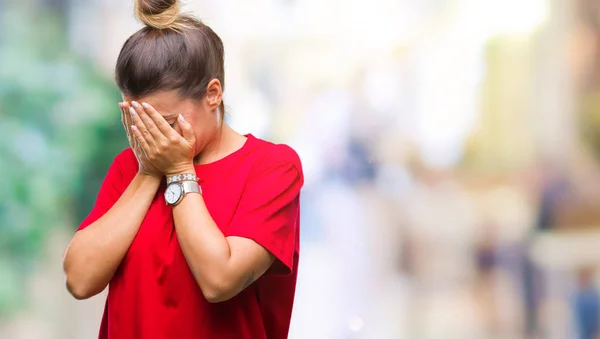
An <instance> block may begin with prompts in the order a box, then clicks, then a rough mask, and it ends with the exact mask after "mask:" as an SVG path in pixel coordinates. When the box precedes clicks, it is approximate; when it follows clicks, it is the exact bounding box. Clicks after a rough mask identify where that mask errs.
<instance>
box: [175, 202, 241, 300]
mask: <svg viewBox="0 0 600 339" xmlns="http://www.w3.org/2000/svg"><path fill="white" fill-rule="evenodd" d="M173 217H174V221H175V228H176V230H177V237H178V239H179V244H180V246H181V250H182V251H183V254H184V255H185V257H186V260H187V262H188V265H189V266H190V269H191V271H192V273H193V275H194V278H195V279H196V281H197V282H198V285H199V286H200V288H201V290H202V292H203V293H204V295H205V297H206V298H207V299H208V300H209V301H210V299H212V298H213V294H215V290H217V289H221V288H223V286H221V285H223V284H226V283H229V282H230V278H229V277H227V271H228V267H229V261H230V258H231V248H230V247H229V243H228V242H227V239H226V238H225V236H224V235H223V233H222V232H221V230H220V229H219V227H218V226H217V225H216V224H215V222H214V220H213V219H212V217H211V215H210V213H209V212H208V209H207V208H206V205H205V204H204V199H203V198H202V196H201V195H200V194H188V195H187V196H186V197H185V198H184V199H183V201H182V202H181V203H180V204H179V205H177V206H175V207H174V208H173Z"/></svg>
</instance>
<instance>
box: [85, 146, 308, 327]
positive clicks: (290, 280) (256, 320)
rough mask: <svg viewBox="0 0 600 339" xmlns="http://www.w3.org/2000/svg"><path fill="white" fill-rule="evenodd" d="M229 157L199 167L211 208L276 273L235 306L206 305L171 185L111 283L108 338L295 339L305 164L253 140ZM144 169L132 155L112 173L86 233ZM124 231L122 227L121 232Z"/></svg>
mask: <svg viewBox="0 0 600 339" xmlns="http://www.w3.org/2000/svg"><path fill="white" fill-rule="evenodd" d="M247 137H248V139H247V141H246V143H245V144H244V146H243V147H242V148H241V149H239V150H238V151H236V152H234V153H232V154H231V155H229V156H227V157H225V158H223V159H221V160H219V161H216V162H214V163H210V164H206V165H197V166H195V168H196V174H197V175H198V177H199V178H200V185H201V186H202V191H203V197H204V201H205V202H206V206H207V207H208V210H209V211H210V214H211V216H212V217H213V219H214V221H215V222H216V224H217V225H218V226H219V228H220V229H221V231H222V232H223V234H224V235H225V236H240V237H245V238H249V239H252V240H254V241H256V242H257V243H259V244H260V245H262V246H263V247H264V248H266V249H267V250H268V251H269V252H271V253H272V254H273V255H274V256H275V257H276V258H277V260H276V261H275V264H273V266H272V267H271V268H270V269H269V270H268V271H267V273H265V274H264V275H263V276H262V277H260V278H259V279H258V280H257V281H256V282H255V283H253V284H252V285H250V286H249V287H248V288H246V289H245V290H244V291H242V292H240V293H239V294H238V295H237V296H235V297H233V298H232V299H230V300H228V301H225V302H222V303H215V304H211V303H209V302H207V301H206V300H205V299H204V296H203V295H202V292H201V291H200V287H199V286H198V284H197V283H196V281H195V280H194V277H193V276H192V273H191V272H190V269H189V267H188V265H187V262H186V260H185V257H184V256H183V253H182V251H181V248H180V246H179V242H178V241H177V236H176V234H175V228H174V225H173V214H172V207H170V206H167V205H166V204H165V199H164V196H163V194H164V190H165V185H164V184H163V185H162V186H161V188H160V189H159V191H158V193H157V195H156V197H155V198H154V201H153V202H152V205H151V206H150V209H149V210H148V213H147V214H146V217H145V218H144V221H143V222H142V224H141V226H140V229H139V231H138V233H137V235H136V237H135V240H134V241H133V243H132V244H131V247H130V248H129V250H128V252H127V254H126V255H125V257H124V258H123V261H122V262H121V265H120V266H119V268H118V270H117V272H116V273H115V275H114V277H113V278H112V280H111V282H110V284H109V291H108V298H107V301H106V306H105V310H104V316H103V319H102V324H101V327H100V336H99V338H100V339H155V338H156V339H162V338H165V339H166V338H169V339H187V338H190V339H192V338H193V339H205V338H231V339H243V338H251V339H260V338H268V339H283V338H287V335H288V330H289V326H290V318H291V314H292V304H293V301H294V292H295V288H296V276H297V273H298V255H299V227H300V219H299V192H300V188H301V187H302V184H303V182H304V179H303V176H302V168H301V164H300V159H299V158H298V155H297V154H296V152H294V150H293V149H291V148H290V147H288V146H285V145H276V144H272V143H269V142H266V141H263V140H260V139H257V138H255V137H254V136H252V135H248V136H247ZM137 170H138V163H137V160H136V158H135V155H134V154H133V151H132V150H131V149H126V150H125V151H123V152H122V153H121V154H119V155H118V156H117V157H116V158H115V160H114V162H113V164H112V165H111V166H110V168H109V170H108V174H107V175H106V178H105V179H104V182H103V184H102V187H101V188H100V193H99V195H98V198H97V201H96V205H95V206H94V208H93V210H92V211H91V213H90V215H89V216H88V217H87V218H86V219H85V220H84V221H83V222H82V223H81V226H80V227H79V229H83V228H85V227H87V226H88V225H90V224H91V223H93V222H94V221H96V220H97V219H98V218H100V217H101V216H102V215H104V213H106V212H107V211H108V210H109V209H110V208H111V207H112V206H113V204H114V203H115V202H116V201H117V199H119V197H120V196H121V194H122V193H123V192H124V191H125V189H126V188H127V186H128V185H129V183H130V182H131V181H132V180H133V178H134V176H135V174H136V173H137ZM114 227H119V225H114Z"/></svg>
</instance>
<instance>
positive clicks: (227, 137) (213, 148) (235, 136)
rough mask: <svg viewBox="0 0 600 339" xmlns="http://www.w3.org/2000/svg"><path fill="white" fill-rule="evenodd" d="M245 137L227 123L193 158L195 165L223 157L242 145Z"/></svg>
mask: <svg viewBox="0 0 600 339" xmlns="http://www.w3.org/2000/svg"><path fill="white" fill-rule="evenodd" d="M246 139H247V138H246V137H245V136H243V135H241V134H239V133H238V132H236V131H234V130H233V129H232V128H231V127H229V125H228V124H227V123H223V127H222V128H221V129H220V130H219V131H218V132H217V134H216V137H215V138H214V140H213V141H212V142H210V143H209V144H208V145H206V147H205V148H204V149H203V150H202V152H200V154H198V155H197V156H196V157H195V158H194V164H195V165H204V164H209V163H211V162H215V161H218V160H221V159H223V158H225V157H226V156H228V155H230V154H231V153H233V152H235V151H237V150H239V149H240V148H242V146H244V143H245V142H246Z"/></svg>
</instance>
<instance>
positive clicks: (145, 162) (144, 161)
mask: <svg viewBox="0 0 600 339" xmlns="http://www.w3.org/2000/svg"><path fill="white" fill-rule="evenodd" d="M119 107H120V108H121V122H122V123H123V127H124V128H125V132H126V133H127V139H128V140H129V145H130V146H131V149H132V150H133V153H134V154H135V156H136V158H137V159H138V164H139V172H140V173H142V174H146V175H149V176H152V177H157V178H162V176H163V173H162V172H160V171H159V170H158V169H157V168H156V166H154V165H153V164H152V163H151V162H150V160H149V159H148V156H147V155H146V153H145V152H144V150H143V149H142V147H141V145H140V144H139V143H138V141H137V139H136V138H135V136H134V135H133V132H132V131H131V126H132V125H133V122H132V118H131V113H129V108H130V106H129V103H127V102H120V103H119Z"/></svg>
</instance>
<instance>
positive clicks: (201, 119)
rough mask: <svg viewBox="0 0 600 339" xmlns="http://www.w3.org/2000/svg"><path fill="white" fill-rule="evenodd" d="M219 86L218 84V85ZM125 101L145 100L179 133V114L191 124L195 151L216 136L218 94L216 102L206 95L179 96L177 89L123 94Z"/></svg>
mask: <svg viewBox="0 0 600 339" xmlns="http://www.w3.org/2000/svg"><path fill="white" fill-rule="evenodd" d="M217 81H218V80H217ZM219 87H220V85H219ZM123 99H124V100H125V101H126V102H130V103H131V101H137V102H139V103H143V102H146V103H148V104H150V105H152V107H154V109H156V110H157V111H158V112H159V113H160V114H161V115H162V116H163V117H164V118H165V120H166V121H167V123H169V125H171V126H172V127H173V129H175V131H177V133H179V134H180V135H181V134H182V132H181V128H179V125H178V123H177V117H178V116H179V114H181V115H183V118H184V119H185V120H186V121H187V122H189V123H190V124H191V125H192V128H193V129H194V135H195V137H196V152H195V154H198V153H200V152H201V151H202V150H203V149H205V147H206V146H207V145H208V144H209V143H210V142H211V141H212V140H215V138H216V137H217V132H218V131H219V127H220V124H221V121H220V116H219V112H218V110H217V108H218V107H219V105H220V100H221V96H220V94H219V96H218V100H217V101H218V104H216V103H215V100H214V98H211V97H210V96H209V95H207V96H206V97H205V98H204V99H202V100H192V99H184V98H181V97H180V96H179V94H178V93H177V91H165V92H158V93H155V94H152V95H149V96H146V97H142V98H130V97H126V96H124V97H123Z"/></svg>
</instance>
